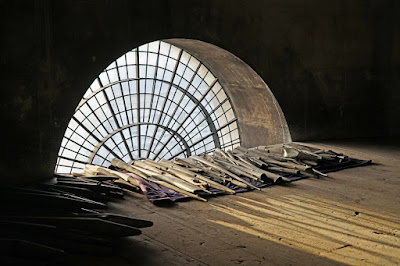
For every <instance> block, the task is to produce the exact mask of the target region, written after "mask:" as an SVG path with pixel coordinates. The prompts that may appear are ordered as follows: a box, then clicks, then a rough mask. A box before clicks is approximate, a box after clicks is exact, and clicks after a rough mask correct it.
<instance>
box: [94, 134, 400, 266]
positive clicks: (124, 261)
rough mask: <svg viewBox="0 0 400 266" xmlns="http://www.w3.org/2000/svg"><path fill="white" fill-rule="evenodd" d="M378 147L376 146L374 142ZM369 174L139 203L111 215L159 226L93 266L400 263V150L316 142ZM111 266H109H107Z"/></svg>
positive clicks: (127, 203)
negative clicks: (356, 161)
mask: <svg viewBox="0 0 400 266" xmlns="http://www.w3.org/2000/svg"><path fill="white" fill-rule="evenodd" d="M372 143H374V144H372ZM311 145H314V146H318V147H321V148H325V149H334V150H335V151H337V152H343V153H345V154H347V155H349V156H352V157H357V158H361V159H372V160H373V162H374V164H373V165H370V166H365V167H360V168H353V169H346V170H342V171H340V172H336V173H331V174H329V177H327V178H323V179H305V180H300V181H296V182H293V183H291V184H289V185H284V186H273V187H267V188H264V189H262V191H254V192H248V193H243V194H237V195H232V196H221V197H216V198H212V199H210V200H209V202H208V203H203V202H199V201H195V200H191V201H187V202H180V203H177V204H175V205H174V206H171V207H168V208H166V207H156V206H154V205H153V204H151V203H150V202H148V201H147V200H146V198H145V197H144V196H143V195H140V194H129V195H127V196H126V200H124V201H122V202H120V203H112V204H111V208H112V210H113V211H115V212H119V213H124V214H127V215H133V216H135V217H139V218H143V219H148V220H151V221H153V222H154V226H153V227H151V228H147V229H144V230H143V234H142V235H141V236H139V237H132V238H130V239H126V240H125V241H123V242H122V243H120V244H119V246H120V249H119V250H118V252H117V254H116V256H115V257H112V258H101V257H99V258H96V259H92V260H91V262H92V263H96V264H97V265H113V266H115V265H132V264H134V265H235V264H241V265H260V264H261V265H273V264H277V265H289V264H292V265H331V264H332V265H337V264H342V263H344V264H353V265H360V264H362V265H382V264H384V265H391V264H392V265H396V264H399V263H400V146H399V145H397V144H393V143H387V141H378V140H373V141H369V140H361V141H360V140H356V141H355V140H353V141H347V142H344V141H342V142H330V143H328V142H325V143H311ZM110 263H111V264H110Z"/></svg>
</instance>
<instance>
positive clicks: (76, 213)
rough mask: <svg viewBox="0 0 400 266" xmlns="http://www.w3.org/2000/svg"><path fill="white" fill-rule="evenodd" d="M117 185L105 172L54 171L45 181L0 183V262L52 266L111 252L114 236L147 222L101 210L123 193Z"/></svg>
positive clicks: (137, 230) (136, 229) (128, 233)
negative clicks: (74, 173)
mask: <svg viewBox="0 0 400 266" xmlns="http://www.w3.org/2000/svg"><path fill="white" fill-rule="evenodd" d="M117 184H118V181H117V180H116V178H115V177H109V176H100V175H97V176H93V177H90V176H87V177H85V178H80V177H73V176H63V175H55V179H54V180H52V182H51V183H50V184H49V183H48V184H40V185H35V186H34V187H30V188H16V187H13V188H10V187H2V188H0V198H1V200H2V203H3V204H2V212H1V214H0V259H1V261H2V263H6V264H7V263H8V264H13V265H14V264H16V265H20V264H25V263H26V264H29V265H32V264H35V265H36V263H38V264H40V265H44V264H46V265H47V264H49V265H53V264H55V263H59V262H63V263H66V262H67V261H68V260H71V259H72V258H73V257H76V256H89V257H90V256H96V257H97V256H110V255H113V254H114V253H115V251H116V248H115V244H116V243H118V242H116V241H117V240H118V239H121V238H124V237H127V236H136V235H139V234H140V233H141V230H140V229H141V228H145V227H150V226H152V225H153V223H152V222H150V221H146V220H140V219H135V218H131V217H127V216H123V215H117V214H111V213H105V212H103V211H104V210H105V209H106V208H107V205H106V203H107V202H108V201H110V200H114V201H115V200H118V199H120V198H122V197H123V192H124V191H123V189H122V188H121V187H119V186H118V185H117ZM8 264H7V265H8Z"/></svg>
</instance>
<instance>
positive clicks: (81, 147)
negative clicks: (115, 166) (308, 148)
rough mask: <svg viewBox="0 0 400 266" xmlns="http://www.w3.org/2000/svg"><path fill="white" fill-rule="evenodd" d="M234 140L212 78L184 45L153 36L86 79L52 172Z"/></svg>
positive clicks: (230, 115)
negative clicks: (88, 84)
mask: <svg viewBox="0 0 400 266" xmlns="http://www.w3.org/2000/svg"><path fill="white" fill-rule="evenodd" d="M239 144H240V137H239V130H238V125H237V122H236V115H235V112H234V110H233V108H232V105H231V103H230V100H229V98H228V96H227V94H226V93H225V91H224V88H222V87H221V85H220V83H219V82H218V79H217V78H216V77H215V76H214V75H213V74H212V73H211V72H210V70H209V69H207V68H206V67H205V66H204V64H202V62H200V61H199V60H197V59H196V58H195V57H193V56H192V55H190V54H188V53H187V52H186V51H183V50H182V49H180V48H178V47H175V46H173V45H170V44H168V43H166V42H163V41H155V42H152V43H148V44H145V45H142V46H140V47H138V48H137V49H133V50H132V51H129V52H127V53H126V54H124V55H123V56H121V57H120V58H118V59H117V60H115V61H114V62H112V63H111V64H110V65H109V66H108V67H107V68H106V69H105V70H104V71H103V72H102V73H101V74H100V75H99V76H98V77H97V78H96V79H95V80H94V82H93V83H92V85H91V86H90V88H89V89H88V90H87V91H86V93H85V95H84V96H83V98H82V100H81V102H80V103H79V105H78V107H77V108H76V110H75V113H74V115H73V117H72V118H71V120H70V122H69V124H68V127H67V129H66V131H65V135H64V138H63V140H62V143H61V147H60V150H59V153H58V160H57V165H56V169H55V171H56V172H57V173H71V172H80V171H82V170H83V168H84V165H85V164H86V163H91V164H96V165H100V166H108V165H109V164H110V161H111V160H112V159H113V158H114V157H116V158H119V159H122V160H124V161H125V162H131V161H132V160H135V159H143V158H150V159H153V160H160V159H171V158H174V157H187V156H190V155H192V154H202V153H205V152H209V151H212V150H213V149H215V148H222V149H232V148H234V147H236V146H238V145H239Z"/></svg>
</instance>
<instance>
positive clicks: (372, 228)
mask: <svg viewBox="0 0 400 266" xmlns="http://www.w3.org/2000/svg"><path fill="white" fill-rule="evenodd" d="M236 199H237V200H236V201H235V202H234V204H233V203H224V204H213V205H212V206H213V208H214V209H215V210H217V211H220V212H222V213H224V214H226V215H229V216H231V217H233V218H234V221H236V222H232V221H231V220H229V222H228V221H226V220H224V221H223V220H213V219H209V220H208V221H209V222H212V223H214V224H218V225H220V226H223V227H227V228H230V229H233V230H238V231H241V232H244V233H247V234H250V235H254V236H257V237H260V238H263V239H266V240H270V241H274V242H276V243H280V244H282V245H286V246H290V247H292V248H296V249H299V250H302V251H306V252H309V253H312V254H316V255H319V256H323V257H326V258H329V259H332V260H335V261H338V262H342V263H347V264H360V261H362V262H363V263H365V264H370V265H382V264H398V263H400V224H399V218H397V217H395V216H388V215H382V214H380V213H376V212H372V211H369V210H364V209H360V208H354V207H351V206H348V205H344V204H341V203H338V202H334V201H330V200H326V199H323V198H311V197H309V196H307V195H289V196H283V197H278V198H276V197H275V198H274V199H271V198H265V200H264V201H263V202H260V201H256V200H253V199H249V198H246V197H243V196H237V197H236Z"/></svg>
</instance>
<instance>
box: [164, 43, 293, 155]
mask: <svg viewBox="0 0 400 266" xmlns="http://www.w3.org/2000/svg"><path fill="white" fill-rule="evenodd" d="M163 41H164V42H167V43H170V44H172V45H175V46H177V47H179V48H182V49H184V50H186V51H188V52H189V53H190V54H192V55H194V56H196V57H197V58H198V59H199V60H200V61H201V62H203V64H204V65H205V66H206V67H207V68H209V69H210V70H211V71H212V73H213V74H214V75H216V77H217V78H218V80H219V82H220V83H221V85H222V87H223V88H224V89H225V91H226V93H227V94H228V96H229V98H230V100H231V103H232V105H233V107H234V109H235V112H236V117H237V119H238V125H239V130H240V138H241V142H242V145H243V146H245V147H253V146H257V145H265V144H276V143H284V142H290V141H291V140H292V139H291V135H290V132H289V127H288V124H287V122H286V119H285V116H284V114H283V112H282V109H281V107H280V106H279V103H278V102H277V100H276V99H275V96H274V95H273V94H272V92H271V90H270V89H269V87H268V85H267V84H266V83H265V82H264V80H263V79H262V78H261V77H260V76H259V75H258V74H257V73H256V72H255V71H254V70H253V69H252V68H251V67H250V66H248V65H247V64H246V63H245V62H243V61H242V60H241V59H240V58H238V57H236V56H235V55H233V54H231V53H230V52H228V51H226V50H224V49H222V48H219V47H217V46H215V45H213V44H210V43H206V42H203V41H199V40H192V39H167V40H163Z"/></svg>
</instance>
